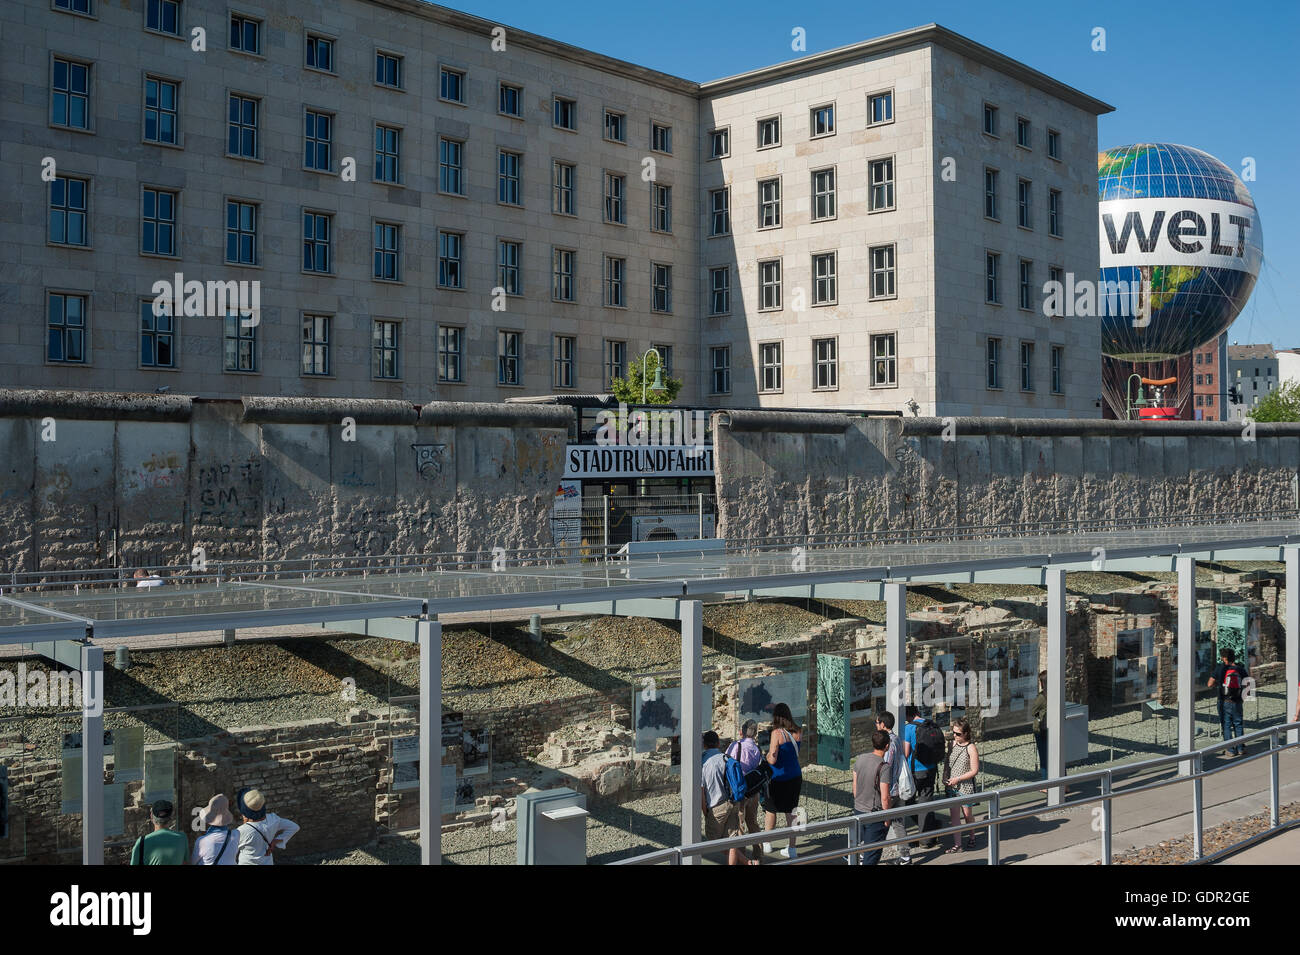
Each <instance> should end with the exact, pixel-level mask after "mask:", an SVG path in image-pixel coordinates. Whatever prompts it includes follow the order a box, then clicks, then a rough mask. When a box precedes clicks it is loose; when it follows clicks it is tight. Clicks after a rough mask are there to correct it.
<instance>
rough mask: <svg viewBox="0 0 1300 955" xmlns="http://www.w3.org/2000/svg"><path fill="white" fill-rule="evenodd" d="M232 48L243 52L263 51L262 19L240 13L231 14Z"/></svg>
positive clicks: (259, 53)
mask: <svg viewBox="0 0 1300 955" xmlns="http://www.w3.org/2000/svg"><path fill="white" fill-rule="evenodd" d="M230 48H231V49H232V50H238V51H239V52H241V53H253V54H256V55H259V56H260V55H261V53H262V21H261V20H257V19H254V18H253V17H248V16H244V15H243V14H239V13H232V14H231V15H230Z"/></svg>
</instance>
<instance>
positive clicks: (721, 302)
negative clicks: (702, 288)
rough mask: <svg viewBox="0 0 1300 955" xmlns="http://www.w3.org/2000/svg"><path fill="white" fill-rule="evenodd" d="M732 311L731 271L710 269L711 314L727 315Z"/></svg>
mask: <svg viewBox="0 0 1300 955" xmlns="http://www.w3.org/2000/svg"><path fill="white" fill-rule="evenodd" d="M730 311H731V269H729V268H727V267H726V266H723V267H721V268H716V269H709V314H710V315H726V314H728V313H729V312H730Z"/></svg>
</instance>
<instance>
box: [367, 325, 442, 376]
mask: <svg viewBox="0 0 1300 955" xmlns="http://www.w3.org/2000/svg"><path fill="white" fill-rule="evenodd" d="M400 335H401V323H400V322H386V321H383V320H380V319H376V320H375V322H374V324H373V325H372V326H371V331H370V342H371V351H372V354H373V356H374V371H373V374H374V377H376V378H387V379H396V378H400V377H401V376H402V364H401V360H400V359H401V338H400ZM439 341H441V338H440V339H439Z"/></svg>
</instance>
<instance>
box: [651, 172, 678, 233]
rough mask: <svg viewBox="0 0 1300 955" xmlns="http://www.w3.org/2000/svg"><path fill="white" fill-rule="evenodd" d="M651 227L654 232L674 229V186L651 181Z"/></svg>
mask: <svg viewBox="0 0 1300 955" xmlns="http://www.w3.org/2000/svg"><path fill="white" fill-rule="evenodd" d="M650 229H651V230H652V231H654V232H672V231H673V187H672V186H665V185H662V184H660V183H657V182H652V183H650Z"/></svg>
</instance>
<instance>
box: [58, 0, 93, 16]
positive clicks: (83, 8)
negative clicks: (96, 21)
mask: <svg viewBox="0 0 1300 955" xmlns="http://www.w3.org/2000/svg"><path fill="white" fill-rule="evenodd" d="M54 9H55V10H62V11H63V12H64V13H80V14H82V15H83V16H87V17H88V16H90V15H91V13H90V0H54Z"/></svg>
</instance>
